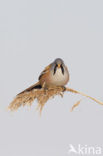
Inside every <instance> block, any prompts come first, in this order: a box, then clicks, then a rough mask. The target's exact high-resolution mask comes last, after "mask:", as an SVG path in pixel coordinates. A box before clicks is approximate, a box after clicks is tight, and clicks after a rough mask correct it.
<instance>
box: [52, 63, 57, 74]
mask: <svg viewBox="0 0 103 156" xmlns="http://www.w3.org/2000/svg"><path fill="white" fill-rule="evenodd" d="M57 67H58V65H57V64H56V65H55V67H54V73H53V74H55V73H56V70H57Z"/></svg>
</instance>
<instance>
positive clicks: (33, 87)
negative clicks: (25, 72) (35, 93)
mask: <svg viewBox="0 0 103 156" xmlns="http://www.w3.org/2000/svg"><path fill="white" fill-rule="evenodd" d="M37 88H41V85H40V83H39V82H37V83H35V84H34V85H32V86H30V87H29V88H27V89H25V90H23V91H22V92H20V93H19V94H18V95H20V94H22V93H24V92H29V91H31V90H33V89H37Z"/></svg>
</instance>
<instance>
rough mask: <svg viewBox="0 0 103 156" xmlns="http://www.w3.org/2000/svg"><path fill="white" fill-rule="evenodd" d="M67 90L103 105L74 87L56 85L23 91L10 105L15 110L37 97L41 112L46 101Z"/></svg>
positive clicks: (30, 102)
mask: <svg viewBox="0 0 103 156" xmlns="http://www.w3.org/2000/svg"><path fill="white" fill-rule="evenodd" d="M65 91H69V92H72V93H75V94H80V95H82V96H84V97H87V98H90V99H91V100H93V101H95V102H97V103H98V104H101V105H103V102H101V101H99V100H97V99H95V98H93V97H90V96H88V95H86V94H84V93H82V92H79V91H76V90H74V89H71V88H66V89H65V90H64V88H63V87H55V88H48V89H47V90H45V89H43V88H41V89H34V90H31V91H28V92H23V93H21V94H18V95H17V96H16V97H15V99H14V100H13V101H12V102H11V103H10V105H9V107H8V108H9V109H10V110H11V111H14V110H17V109H18V108H19V107H20V106H25V105H31V104H32V103H33V101H34V100H35V99H37V101H38V109H39V111H40V113H41V111H42V109H43V107H44V105H45V103H46V102H47V101H48V100H49V99H50V98H52V97H54V96H56V95H61V96H63V92H65ZM80 101H81V100H79V101H78V102H77V103H76V104H74V105H73V107H72V109H71V111H73V110H74V108H75V107H77V106H78V105H79V104H80Z"/></svg>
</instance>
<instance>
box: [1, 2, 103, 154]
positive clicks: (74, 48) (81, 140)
mask: <svg viewBox="0 0 103 156" xmlns="http://www.w3.org/2000/svg"><path fill="white" fill-rule="evenodd" d="M58 57H60V58H62V59H63V60H64V62H65V64H66V65H67V66H68V69H69V72H70V82H69V83H68V86H69V87H71V88H74V89H76V90H79V91H82V92H84V93H87V94H88V95H91V96H93V97H95V98H97V99H99V100H101V101H103V70H102V67H103V1H102V0H99V1H97V0H89V1H88V0H87V1H82V0H78V1H77V0H72V1H70V0H52V1H50V0H43V1H42V0H38V1H37V0H18V1H13V0H9V1H8V0H4V1H1V2H0V95H1V96H0V155H2V156H34V155H36V156H43V155H45V156H48V155H49V156H52V155H54V156H67V155H68V148H69V144H73V145H74V146H77V145H78V144H81V145H88V146H89V145H92V146H96V145H98V146H103V141H102V134H103V126H102V117H103V106H101V105H99V104H97V103H95V102H93V101H91V100H89V99H86V98H83V100H82V101H81V104H80V105H79V106H78V107H77V108H76V109H75V110H74V111H73V112H72V113H71V112H70V109H71V107H72V105H73V104H74V103H76V102H77V101H78V100H79V99H81V96H79V95H75V94H71V93H65V95H64V98H61V97H59V96H57V97H55V98H54V99H51V100H49V101H48V102H47V103H46V105H45V107H44V109H43V112H42V116H41V117H40V116H39V112H37V111H36V107H37V101H35V102H34V103H33V105H32V106H31V107H21V108H20V109H19V110H18V111H16V112H10V111H8V110H7V107H8V105H9V104H10V102H11V101H12V100H13V98H14V97H15V96H16V94H18V93H19V92H21V91H22V90H24V89H25V88H27V87H29V86H30V85H32V84H34V83H35V82H37V80H38V76H39V74H40V73H41V71H42V70H43V69H44V67H45V66H47V65H48V64H49V63H51V62H52V61H54V59H55V58H58Z"/></svg>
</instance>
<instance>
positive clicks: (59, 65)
mask: <svg viewBox="0 0 103 156" xmlns="http://www.w3.org/2000/svg"><path fill="white" fill-rule="evenodd" d="M38 80H39V81H38V82H37V83H36V84H34V85H32V86H30V87H29V88H27V89H25V90H24V91H22V92H21V93H24V92H29V91H31V90H33V89H40V88H48V87H56V86H65V85H66V84H67V83H68V81H69V73H68V69H67V67H66V66H65V64H64V62H63V60H62V59H56V60H55V61H54V62H53V63H51V64H50V65H48V66H47V67H45V69H44V70H43V71H42V72H41V74H40V76H39V78H38ZM21 93H19V94H21Z"/></svg>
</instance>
